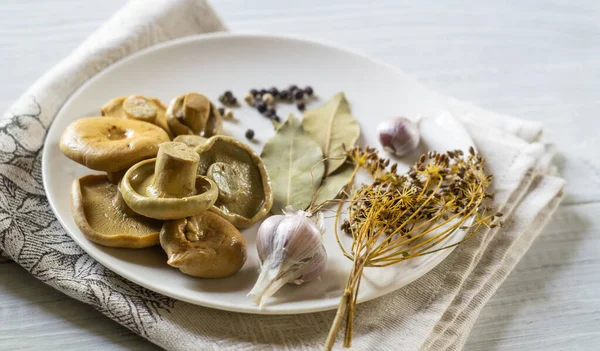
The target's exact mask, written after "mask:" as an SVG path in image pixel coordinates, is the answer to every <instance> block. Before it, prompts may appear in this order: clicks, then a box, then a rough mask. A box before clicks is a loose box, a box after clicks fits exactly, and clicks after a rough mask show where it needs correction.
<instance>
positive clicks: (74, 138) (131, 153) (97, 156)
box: [59, 117, 169, 183]
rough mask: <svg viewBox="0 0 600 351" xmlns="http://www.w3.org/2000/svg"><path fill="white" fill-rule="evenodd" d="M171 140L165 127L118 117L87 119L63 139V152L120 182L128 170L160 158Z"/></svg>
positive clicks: (61, 144)
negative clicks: (162, 144) (137, 164)
mask: <svg viewBox="0 0 600 351" xmlns="http://www.w3.org/2000/svg"><path fill="white" fill-rule="evenodd" d="M165 141H169V136H168V135H167V133H166V132H165V131H164V130H162V129H161V128H159V127H157V126H155V125H153V124H150V123H146V122H141V121H136V120H131V119H123V118H118V117H86V118H82V119H78V120H76V121H75V122H73V123H71V124H70V125H69V126H68V127H67V129H66V130H65V131H64V133H63V134H62V136H61V138H60V145H59V146H60V150H61V151H62V153H63V154H65V156H67V157H68V158H70V159H71V160H73V161H75V162H77V163H80V164H82V165H84V166H86V167H88V168H91V169H94V170H97V171H104V172H107V173H108V174H107V175H108V179H109V180H110V181H111V182H113V183H117V182H118V181H119V179H120V178H121V177H122V175H123V174H124V171H125V170H127V168H129V167H131V166H132V165H134V164H136V163H137V162H139V161H141V160H145V159H148V158H152V157H156V154H157V153H158V145H159V144H160V143H163V142H165Z"/></svg>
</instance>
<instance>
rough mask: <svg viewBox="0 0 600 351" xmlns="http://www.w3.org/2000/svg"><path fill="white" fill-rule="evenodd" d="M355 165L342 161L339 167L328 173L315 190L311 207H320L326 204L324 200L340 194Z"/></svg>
mask: <svg viewBox="0 0 600 351" xmlns="http://www.w3.org/2000/svg"><path fill="white" fill-rule="evenodd" d="M355 168H356V167H355V166H354V165H353V164H352V163H348V162H347V163H344V164H343V165H342V166H341V167H339V168H338V169H336V170H335V172H333V173H332V174H330V175H328V176H327V177H326V178H325V179H324V180H323V183H322V184H321V187H320V188H319V190H318V192H317V196H316V198H315V201H314V202H313V206H311V207H312V208H316V209H318V208H320V207H322V206H323V205H327V204H326V203H325V202H326V201H329V200H333V199H335V198H337V197H338V196H339V195H340V192H341V191H342V190H343V189H344V187H346V186H347V185H348V183H349V182H350V178H352V174H353V173H354V169H355Z"/></svg>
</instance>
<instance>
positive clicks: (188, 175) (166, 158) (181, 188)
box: [151, 142, 200, 198]
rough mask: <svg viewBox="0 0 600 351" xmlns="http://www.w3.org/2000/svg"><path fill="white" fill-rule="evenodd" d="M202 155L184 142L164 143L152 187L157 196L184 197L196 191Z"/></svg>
mask: <svg viewBox="0 0 600 351" xmlns="http://www.w3.org/2000/svg"><path fill="white" fill-rule="evenodd" d="M199 161H200V156H199V155H198V154H197V153H196V152H194V150H192V149H191V148H190V147H188V146H187V145H186V144H184V143H178V142H167V143H162V144H161V145H160V148H159V150H158V156H157V157H156V166H155V169H154V180H153V181H152V186H151V188H152V189H153V190H154V191H155V192H156V193H155V195H156V196H157V197H177V198H182V197H186V196H191V195H194V194H195V193H196V171H197V170H198V162H199Z"/></svg>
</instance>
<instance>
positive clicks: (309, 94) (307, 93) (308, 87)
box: [304, 86, 313, 96]
mask: <svg viewBox="0 0 600 351" xmlns="http://www.w3.org/2000/svg"><path fill="white" fill-rule="evenodd" d="M304 92H305V93H306V95H308V96H312V94H313V88H312V87H310V86H307V87H306V88H304Z"/></svg>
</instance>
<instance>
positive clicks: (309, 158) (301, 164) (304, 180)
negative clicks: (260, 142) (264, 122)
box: [261, 115, 325, 214]
mask: <svg viewBox="0 0 600 351" xmlns="http://www.w3.org/2000/svg"><path fill="white" fill-rule="evenodd" d="M261 158H262V160H263V163H264V164H265V166H266V167H267V172H268V173H269V176H270V178H271V184H272V186H273V195H274V202H273V207H272V209H271V212H273V213H275V214H280V213H282V210H283V209H284V208H285V207H286V206H288V205H291V206H292V207H294V208H295V209H298V210H304V209H306V208H307V207H308V206H309V205H310V202H311V200H312V198H313V194H314V192H315V191H316V189H317V188H318V187H319V185H320V184H321V181H322V180H323V176H324V174H325V165H324V163H323V162H322V161H323V151H321V147H320V146H319V144H318V143H317V142H316V141H314V140H313V139H312V138H311V137H310V136H309V135H308V134H306V133H305V131H304V129H303V128H302V123H301V122H300V121H299V120H298V119H297V118H296V117H294V115H290V116H289V117H288V119H287V121H285V122H284V123H283V124H282V125H281V126H280V127H279V128H278V129H277V131H276V133H275V135H274V136H273V137H272V138H271V139H269V140H268V141H267V142H266V143H265V146H264V147H263V151H262V153H261Z"/></svg>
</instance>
